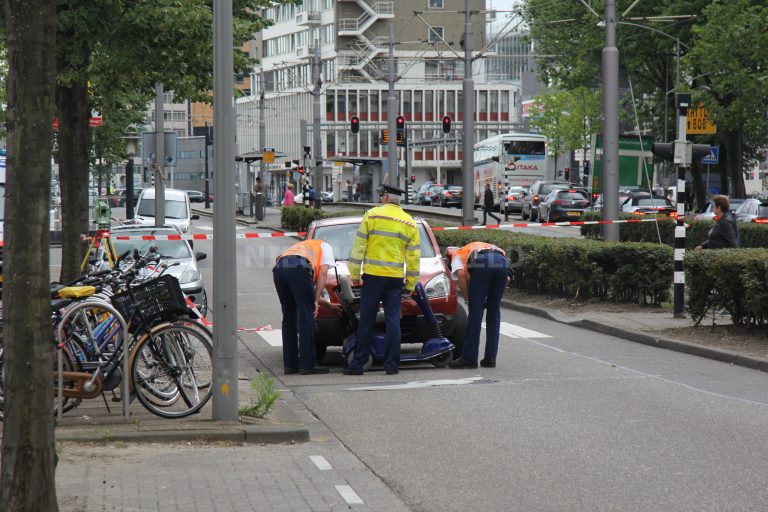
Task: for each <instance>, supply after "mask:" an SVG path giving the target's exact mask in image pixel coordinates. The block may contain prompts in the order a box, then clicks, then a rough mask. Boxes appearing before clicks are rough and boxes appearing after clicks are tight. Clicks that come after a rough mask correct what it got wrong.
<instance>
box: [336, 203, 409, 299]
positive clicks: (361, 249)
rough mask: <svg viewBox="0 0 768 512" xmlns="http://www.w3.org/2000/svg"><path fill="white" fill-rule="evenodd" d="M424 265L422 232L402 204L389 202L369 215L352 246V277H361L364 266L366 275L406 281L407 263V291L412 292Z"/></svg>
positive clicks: (361, 223) (363, 221)
mask: <svg viewBox="0 0 768 512" xmlns="http://www.w3.org/2000/svg"><path fill="white" fill-rule="evenodd" d="M420 262H421V245H420V242H419V229H418V227H417V226H416V222H415V221H414V220H413V217H411V216H410V215H408V214H407V213H405V212H404V211H403V210H402V208H400V205H397V204H391V203H388V204H384V205H382V206H377V207H375V208H371V209H370V210H368V211H367V212H366V213H365V215H364V216H363V220H362V222H360V228H359V229H358V231H357V236H356V237H355V242H354V244H353V245H352V255H351V257H350V258H349V277H350V278H352V279H359V278H360V264H361V263H362V264H363V273H364V274H369V275H373V276H385V277H400V278H402V277H403V264H405V278H406V279H405V291H407V292H410V291H413V289H414V288H416V283H417V282H418V280H419V264H420Z"/></svg>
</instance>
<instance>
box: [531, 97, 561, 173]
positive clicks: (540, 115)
mask: <svg viewBox="0 0 768 512" xmlns="http://www.w3.org/2000/svg"><path fill="white" fill-rule="evenodd" d="M569 105H570V94H569V93H568V91H548V92H545V93H543V94H539V95H537V96H536V97H535V98H534V101H533V104H532V105H531V127H533V128H537V129H538V130H539V131H540V132H541V133H543V134H544V135H546V137H547V139H548V145H549V153H550V154H551V155H552V156H553V157H554V159H555V165H554V171H555V172H554V177H553V179H557V160H558V159H559V157H560V155H561V154H562V151H563V149H564V148H565V146H566V144H567V143H568V141H569V123H570V121H569V118H570V115H571V114H570V112H568V110H567V108H568V107H569Z"/></svg>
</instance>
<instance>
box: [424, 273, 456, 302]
mask: <svg viewBox="0 0 768 512" xmlns="http://www.w3.org/2000/svg"><path fill="white" fill-rule="evenodd" d="M424 291H425V292H426V293H427V297H447V296H448V294H449V293H451V281H450V280H449V279H448V277H447V276H446V275H445V274H438V275H436V276H435V277H433V278H432V279H430V280H429V282H428V283H427V286H425V287H424Z"/></svg>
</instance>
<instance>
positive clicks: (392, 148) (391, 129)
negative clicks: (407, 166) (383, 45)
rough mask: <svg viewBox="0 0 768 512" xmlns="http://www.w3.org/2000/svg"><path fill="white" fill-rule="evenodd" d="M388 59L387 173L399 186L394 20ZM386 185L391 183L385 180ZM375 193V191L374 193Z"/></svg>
mask: <svg viewBox="0 0 768 512" xmlns="http://www.w3.org/2000/svg"><path fill="white" fill-rule="evenodd" d="M388 27H389V58H388V60H387V63H388V64H387V67H388V68H389V69H387V71H388V73H387V85H388V86H389V92H388V93H387V133H389V141H388V142H387V162H388V164H387V166H388V169H387V173H390V174H394V176H393V178H396V179H395V182H394V183H395V184H397V186H398V187H399V186H400V166H399V163H398V161H397V125H396V122H395V121H396V119H395V118H396V117H397V112H398V111H399V110H400V109H399V108H398V107H399V105H397V96H396V95H395V20H390V21H389V25H388ZM387 183H388V184H391V183H392V182H391V181H389V180H387ZM374 193H375V191H374Z"/></svg>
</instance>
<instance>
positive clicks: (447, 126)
mask: <svg viewBox="0 0 768 512" xmlns="http://www.w3.org/2000/svg"><path fill="white" fill-rule="evenodd" d="M443 133H451V117H450V116H443Z"/></svg>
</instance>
